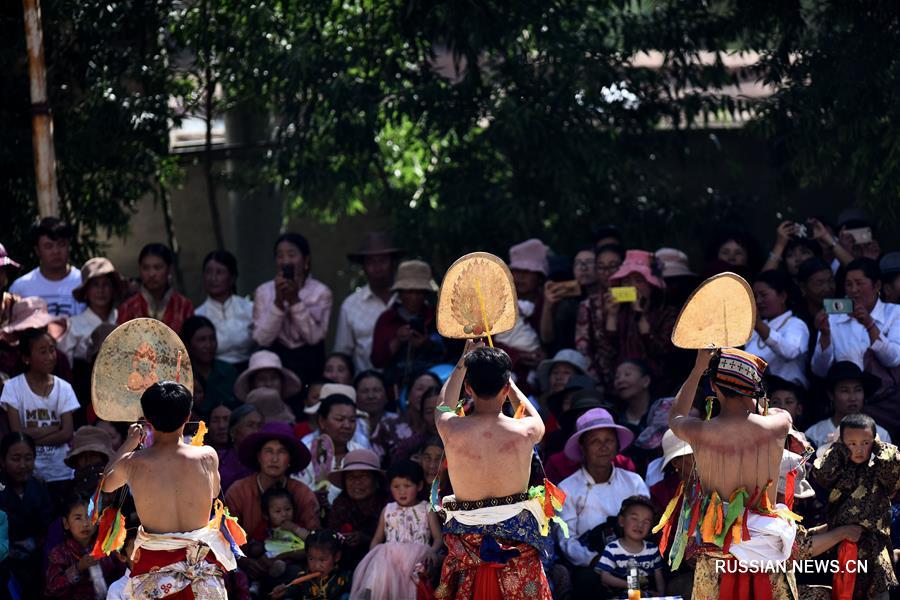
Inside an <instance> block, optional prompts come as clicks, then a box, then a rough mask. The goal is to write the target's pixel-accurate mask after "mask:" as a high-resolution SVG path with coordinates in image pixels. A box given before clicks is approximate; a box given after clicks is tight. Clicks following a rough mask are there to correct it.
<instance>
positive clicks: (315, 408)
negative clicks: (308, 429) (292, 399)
mask: <svg viewBox="0 0 900 600" xmlns="http://www.w3.org/2000/svg"><path fill="white" fill-rule="evenodd" d="M328 396H347V397H348V398H350V399H351V400H353V403H354V404H356V388H354V387H353V386H352V385H347V384H345V383H326V384H325V385H323V386H322V391H320V392H319V401H318V402H316V403H315V404H313V405H312V406H307V407H306V408H304V409H303V412H304V413H306V414H308V415H314V414H316V413H318V412H319V407H320V406H322V400H324V399H325V398H327V397H328Z"/></svg>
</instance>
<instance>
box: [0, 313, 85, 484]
mask: <svg viewBox="0 0 900 600" xmlns="http://www.w3.org/2000/svg"><path fill="white" fill-rule="evenodd" d="M19 348H20V351H21V354H22V360H23V361H24V362H25V369H26V370H25V373H23V374H22V375H18V376H16V377H13V378H12V379H10V380H9V381H7V382H6V385H4V386H3V393H2V395H0V405H2V406H3V408H5V409H6V413H7V417H8V419H9V428H10V429H11V430H12V431H14V432H22V433H24V434H26V435H29V436H31V437H32V438H33V439H34V442H35V444H36V445H37V456H36V457H35V463H34V471H35V476H37V477H38V479H43V480H44V481H46V482H47V483H48V484H50V486H49V487H50V488H51V492H56V493H57V494H61V493H62V492H64V488H65V486H66V482H67V481H68V480H70V479H72V469H71V468H69V467H68V466H67V465H66V463H65V459H66V451H67V444H68V443H69V441H71V439H72V431H73V418H72V413H74V412H75V411H76V410H77V409H78V408H79V404H78V399H77V398H76V397H75V392H74V390H73V389H72V386H71V385H69V383H68V382H66V381H64V380H62V379H60V378H59V377H57V376H55V375H53V370H54V369H55V368H56V342H55V341H54V339H53V338H52V337H51V336H50V334H49V333H47V330H46V329H27V330H25V331H23V332H22V333H21V334H20V336H19Z"/></svg>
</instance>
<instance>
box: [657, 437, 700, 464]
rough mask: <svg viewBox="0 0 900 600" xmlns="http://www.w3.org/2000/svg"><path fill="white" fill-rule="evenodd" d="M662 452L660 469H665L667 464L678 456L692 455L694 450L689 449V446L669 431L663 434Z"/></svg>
mask: <svg viewBox="0 0 900 600" xmlns="http://www.w3.org/2000/svg"><path fill="white" fill-rule="evenodd" d="M662 451H663V462H662V467H661V468H662V469H665V468H666V465H667V464H669V463H670V462H672V461H673V460H675V459H676V458H678V457H679V456H686V455H688V454H693V453H694V449H693V448H691V445H690V444H688V443H687V442H685V441H684V440H683V439H681V438H680V437H678V436H677V435H675V432H674V431H672V430H671V429H668V430H666V432H665V433H664V434H663V437H662Z"/></svg>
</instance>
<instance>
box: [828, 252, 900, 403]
mask: <svg viewBox="0 0 900 600" xmlns="http://www.w3.org/2000/svg"><path fill="white" fill-rule="evenodd" d="M843 287H844V290H845V291H846V294H847V298H849V299H850V300H851V301H852V302H853V312H851V313H850V314H827V313H826V311H825V310H824V309H823V310H822V311H821V312H820V313H819V314H818V316H817V317H816V329H818V331H819V336H818V339H817V340H816V346H815V352H814V353H813V357H812V371H813V373H815V374H816V375H818V376H819V377H824V376H825V375H826V374H827V373H828V369H829V368H831V365H833V364H834V363H836V362H841V361H850V362H853V363H855V364H856V366H858V367H859V368H861V369H864V370H865V371H867V372H870V373H874V374H876V375H878V374H879V372H880V371H881V372H884V373H885V374H887V373H888V372H890V371H892V370H896V369H897V368H898V367H900V306H898V305H896V304H888V303H885V302H882V301H881V300H880V299H879V298H878V293H879V292H880V291H881V271H880V270H879V269H878V263H876V262H875V261H874V260H872V259H871V258H857V259H855V260H853V261H852V262H851V263H850V264H848V265H847V274H846V275H845V276H844V286H843ZM882 379H883V380H885V379H890V378H886V377H882ZM885 392H887V390H885V389H882V390H881V392H880V393H885Z"/></svg>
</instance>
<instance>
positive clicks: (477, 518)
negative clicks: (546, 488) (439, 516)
mask: <svg viewBox="0 0 900 600" xmlns="http://www.w3.org/2000/svg"><path fill="white" fill-rule="evenodd" d="M443 502H444V503H446V502H456V496H454V495H450V496H445V497H444V499H443ZM523 510H527V511H528V512H530V513H531V514H532V515H534V518H535V519H536V520H537V522H538V523H541V522H543V520H544V519H546V517H545V516H544V509H543V507H542V506H541V503H540V502H539V501H538V499H537V498H532V499H530V500H523V501H521V502H516V503H515V504H504V505H503V506H486V507H484V508H476V509H475V510H445V511H444V512H445V513H446V517H445V518H444V522H445V523H449V522H450V521H452V520H454V519H456V520H457V521H459V522H460V523H462V524H463V525H493V524H495V523H502V522H503V521H505V520H507V519H511V518H513V517H515V516H516V515H518V514H519V513H520V512H522V511H523Z"/></svg>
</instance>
